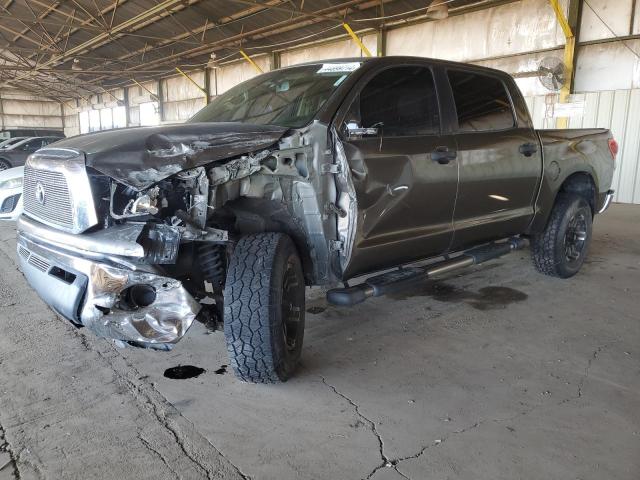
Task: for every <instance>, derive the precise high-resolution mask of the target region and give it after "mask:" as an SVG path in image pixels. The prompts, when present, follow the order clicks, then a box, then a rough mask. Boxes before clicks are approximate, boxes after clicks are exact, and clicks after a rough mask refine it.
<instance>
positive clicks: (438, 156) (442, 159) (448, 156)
mask: <svg viewBox="0 0 640 480" xmlns="http://www.w3.org/2000/svg"><path fill="white" fill-rule="evenodd" d="M457 157H458V152H456V151H455V150H449V147H436V149H435V150H434V151H433V152H431V160H433V161H434V162H438V163H439V164H440V165H446V164H448V163H449V162H451V161H452V160H455V159H456V158H457Z"/></svg>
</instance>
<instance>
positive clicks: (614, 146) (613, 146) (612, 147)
mask: <svg viewBox="0 0 640 480" xmlns="http://www.w3.org/2000/svg"><path fill="white" fill-rule="evenodd" d="M618 149H619V147H618V142H616V139H615V138H610V139H609V151H610V152H611V157H612V158H613V161H614V163H615V161H616V157H617V156H618Z"/></svg>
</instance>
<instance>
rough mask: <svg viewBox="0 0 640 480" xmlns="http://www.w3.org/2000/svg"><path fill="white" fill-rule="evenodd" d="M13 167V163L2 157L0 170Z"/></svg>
mask: <svg viewBox="0 0 640 480" xmlns="http://www.w3.org/2000/svg"><path fill="white" fill-rule="evenodd" d="M10 168H11V164H10V163H9V162H7V161H6V160H4V159H2V158H0V172H1V171H2V170H9V169H10Z"/></svg>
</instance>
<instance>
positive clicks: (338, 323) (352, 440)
mask: <svg viewBox="0 0 640 480" xmlns="http://www.w3.org/2000/svg"><path fill="white" fill-rule="evenodd" d="M639 220H640V207H633V206H620V205H615V206H613V207H612V209H611V210H610V211H609V212H608V213H607V214H606V215H605V216H602V217H599V218H598V219H597V220H596V225H595V238H594V242H593V245H592V250H591V255H590V258H589V261H588V264H587V265H585V268H584V270H583V271H582V272H581V273H580V274H579V275H578V276H576V277H575V278H573V279H571V280H568V281H562V280H557V279H551V278H547V277H544V276H541V275H539V274H537V273H536V272H535V271H534V269H533V267H532V265H531V262H530V260H529V256H528V252H527V251H525V252H522V253H519V254H515V255H511V256H509V257H505V258H503V259H500V260H497V261H493V262H490V263H487V264H485V265H483V266H480V267H477V268H475V269H473V270H470V271H467V272H465V274H464V275H462V276H453V277H452V278H448V279H445V280H443V281H441V282H438V283H426V284H425V285H423V286H420V287H419V288H415V289H414V290H413V291H411V292H406V294H403V295H397V296H395V297H394V298H379V299H375V300H372V301H370V302H367V303H365V304H363V305H361V306H359V307H357V308H352V309H337V308H333V307H330V306H327V305H326V303H325V302H324V300H322V299H319V298H315V299H313V298H312V299H311V300H310V301H309V304H308V309H309V311H310V312H313V313H309V314H308V316H307V332H306V337H305V349H304V353H303V365H302V368H301V369H300V371H299V374H298V376H297V377H296V378H295V379H294V380H292V381H290V382H288V383H287V384H284V385H278V386H257V385H247V384H242V383H240V382H238V381H236V380H235V379H234V377H233V375H232V374H231V373H226V374H225V373H223V371H224V369H225V367H224V366H225V365H226V364H227V358H226V351H225V346H224V338H223V335H222V334H221V333H214V334H207V333H206V332H205V330H204V329H203V328H201V327H200V326H199V325H198V326H196V327H194V328H193V329H192V330H191V332H190V334H189V335H188V337H187V338H186V339H185V340H183V341H182V342H181V343H180V344H179V345H178V346H177V347H176V348H175V350H174V351H173V352H171V353H161V352H152V351H145V350H137V349H127V350H117V349H115V348H114V347H113V346H112V345H111V344H110V343H109V342H107V341H104V340H98V339H96V338H94V337H93V336H91V335H90V334H88V333H87V332H84V331H82V330H80V331H77V330H75V329H74V328H72V327H71V326H69V325H68V324H67V323H66V322H64V321H62V320H59V319H57V318H56V317H55V315H54V314H53V313H52V312H51V311H50V310H48V309H47V308H46V307H45V306H44V305H43V304H42V302H41V301H40V300H38V299H37V298H36V297H34V295H33V294H32V293H31V292H30V291H29V290H28V288H27V286H26V284H25V281H24V279H23V277H22V275H21V274H20V273H19V272H18V271H17V269H16V266H15V255H14V248H15V242H14V240H13V237H14V232H13V230H12V228H9V227H3V228H1V229H0V269H1V270H2V277H1V278H0V307H2V308H1V309H0V425H1V427H0V467H2V465H5V464H6V465H5V466H4V467H2V468H0V479H1V480H4V479H5V478H14V477H15V478H21V479H29V478H65V479H67V478H79V479H80V478H81V479H86V478H113V479H120V478H136V479H146V478H149V479H154V480H160V479H165V478H167V479H169V478H188V479H192V478H210V479H211V478H215V479H218V478H225V479H239V478H252V479H278V480H287V479H314V480H315V479H331V480H335V479H361V478H372V479H375V480H383V479H402V478H410V479H414V480H418V479H445V478H455V479H473V480H479V479H487V480H497V479H510V480H511V479H516V478H520V479H541V478H547V479H551V478H553V479H563V480H565V479H581V480H587V479H597V480H602V479H607V480H613V479H629V480H637V479H638V478H640V318H639V317H640V308H639V307H640V222H639ZM177 365H195V366H198V367H202V368H204V369H206V373H204V374H203V375H201V376H200V377H198V378H194V379H189V380H170V379H167V378H165V377H164V376H163V372H164V370H165V369H167V368H169V367H174V366H177Z"/></svg>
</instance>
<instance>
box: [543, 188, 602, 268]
mask: <svg viewBox="0 0 640 480" xmlns="http://www.w3.org/2000/svg"><path fill="white" fill-rule="evenodd" d="M592 227H593V213H592V211H591V207H590V206H589V204H588V203H587V201H586V200H585V199H584V198H583V197H581V196H579V195H576V194H565V193H561V194H560V195H558V199H557V201H556V204H555V205H554V207H553V210H552V212H551V217H550V218H549V223H548V224H547V228H546V229H545V231H544V232H543V233H541V234H538V235H535V236H534V237H533V238H532V243H531V252H532V256H533V263H534V265H535V266H536V268H537V269H538V271H540V272H542V273H544V274H546V275H551V276H554V277H560V278H569V277H572V276H574V275H575V274H576V273H578V271H579V270H580V268H581V267H582V264H583V263H584V260H585V258H586V256H587V252H588V250H589V244H590V243H591V234H592Z"/></svg>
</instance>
